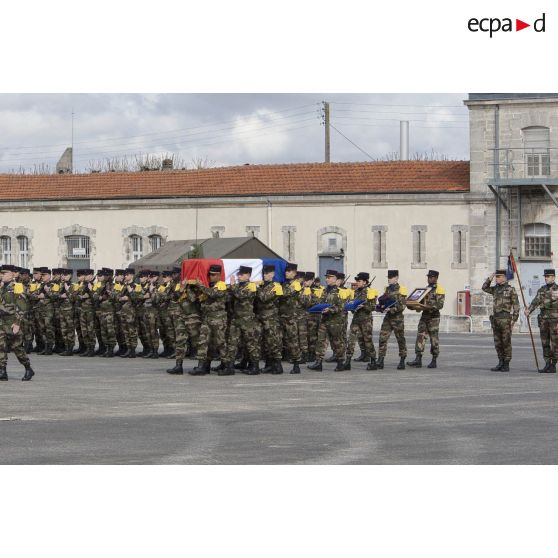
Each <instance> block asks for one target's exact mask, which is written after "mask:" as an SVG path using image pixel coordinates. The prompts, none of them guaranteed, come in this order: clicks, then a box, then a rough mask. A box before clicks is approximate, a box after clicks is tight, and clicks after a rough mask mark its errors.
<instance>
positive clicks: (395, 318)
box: [376, 269, 407, 370]
mask: <svg viewBox="0 0 558 558" xmlns="http://www.w3.org/2000/svg"><path fill="white" fill-rule="evenodd" d="M406 297H407V289H406V288H405V287H403V286H401V285H399V271H397V270H396V269H390V270H388V286H387V287H386V288H385V290H384V294H383V295H382V296H381V297H380V298H379V299H378V303H379V305H380V308H379V310H380V311H381V312H382V313H383V314H385V315H384V321H383V322H382V327H381V328H380V341H379V345H380V347H379V351H378V362H377V364H376V365H377V367H378V368H379V369H380V370H381V369H383V367H384V357H385V356H386V353H387V343H388V339H389V336H390V335H391V332H392V331H393V333H394V335H395V338H396V339H397V345H398V346H399V364H398V365H397V370H404V369H405V359H406V358H407V343H406V341H405V321H404V319H403V312H404V311H405V298H406ZM392 303H393V304H392ZM376 308H377V309H378V306H377V307H376Z"/></svg>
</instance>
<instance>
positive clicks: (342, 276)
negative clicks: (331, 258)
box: [337, 271, 345, 279]
mask: <svg viewBox="0 0 558 558" xmlns="http://www.w3.org/2000/svg"><path fill="white" fill-rule="evenodd" d="M337 279H345V274H344V273H343V272H341V271H338V272H337Z"/></svg>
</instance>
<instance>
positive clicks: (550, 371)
mask: <svg viewBox="0 0 558 558" xmlns="http://www.w3.org/2000/svg"><path fill="white" fill-rule="evenodd" d="M539 372H544V373H546V374H556V363H555V362H554V361H553V360H549V361H548V368H547V367H546V366H545V367H544V368H543V369H542V370H539Z"/></svg>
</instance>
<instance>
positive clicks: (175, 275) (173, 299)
mask: <svg viewBox="0 0 558 558" xmlns="http://www.w3.org/2000/svg"><path fill="white" fill-rule="evenodd" d="M180 272H181V270H180V268H179V267H174V268H173V269H172V279H171V281H172V287H171V291H172V292H171V296H170V300H169V308H168V312H169V320H170V322H171V324H172V330H173V332H174V339H173V345H172V351H171V352H170V354H169V355H168V357H167V358H176V322H177V321H178V316H179V315H180V306H179V304H178V299H179V298H180Z"/></svg>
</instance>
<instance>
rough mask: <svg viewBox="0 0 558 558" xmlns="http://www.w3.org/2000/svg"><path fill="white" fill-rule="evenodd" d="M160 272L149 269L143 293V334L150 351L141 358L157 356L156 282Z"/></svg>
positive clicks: (157, 317)
mask: <svg viewBox="0 0 558 558" xmlns="http://www.w3.org/2000/svg"><path fill="white" fill-rule="evenodd" d="M160 275H161V274H160V273H159V272H158V271H150V272H149V277H148V282H147V283H146V286H145V287H144V294H143V317H144V320H145V334H146V338H147V343H148V344H149V347H150V348H151V349H150V351H149V352H148V353H147V354H145V355H142V356H143V358H159V330H158V329H157V325H158V319H159V314H158V312H157V282H158V281H159V276H160Z"/></svg>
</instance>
